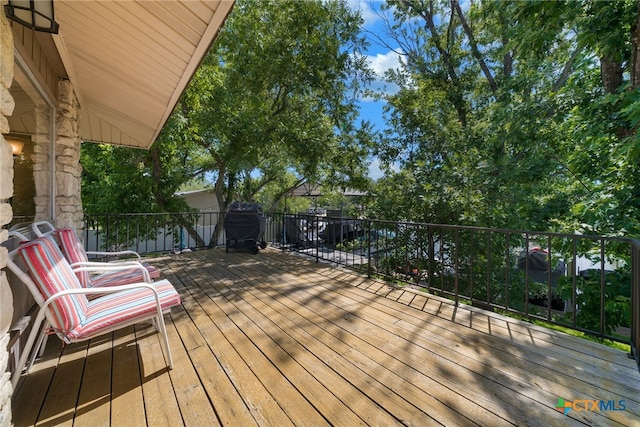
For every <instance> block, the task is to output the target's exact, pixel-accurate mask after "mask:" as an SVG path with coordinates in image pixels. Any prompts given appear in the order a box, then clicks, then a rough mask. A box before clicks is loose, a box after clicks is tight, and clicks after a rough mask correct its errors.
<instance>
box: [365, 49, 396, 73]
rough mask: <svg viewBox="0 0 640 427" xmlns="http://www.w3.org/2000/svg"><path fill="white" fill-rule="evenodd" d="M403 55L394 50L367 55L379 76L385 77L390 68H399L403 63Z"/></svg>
mask: <svg viewBox="0 0 640 427" xmlns="http://www.w3.org/2000/svg"><path fill="white" fill-rule="evenodd" d="M401 58H402V56H401V55H399V54H398V53H396V52H394V51H391V50H390V51H388V52H387V53H378V54H376V55H375V56H372V55H367V60H368V62H369V65H370V66H371V68H372V69H373V71H375V73H376V75H378V77H380V78H382V77H384V73H385V72H386V71H387V70H388V69H390V68H393V69H398V68H400V66H401V63H402V59H401Z"/></svg>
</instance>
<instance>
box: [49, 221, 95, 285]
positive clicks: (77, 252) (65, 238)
mask: <svg viewBox="0 0 640 427" xmlns="http://www.w3.org/2000/svg"><path fill="white" fill-rule="evenodd" d="M56 236H57V237H58V241H59V242H60V247H61V248H62V252H63V253H64V256H65V258H66V259H67V261H69V264H74V263H76V262H87V261H89V258H87V253H86V252H85V250H84V246H83V245H82V242H81V241H80V239H78V235H77V234H76V232H75V230H74V229H72V228H60V229H58V230H56ZM76 276H78V280H79V281H80V283H81V284H82V286H84V287H85V288H88V287H89V286H91V280H90V278H89V272H87V271H77V272H76Z"/></svg>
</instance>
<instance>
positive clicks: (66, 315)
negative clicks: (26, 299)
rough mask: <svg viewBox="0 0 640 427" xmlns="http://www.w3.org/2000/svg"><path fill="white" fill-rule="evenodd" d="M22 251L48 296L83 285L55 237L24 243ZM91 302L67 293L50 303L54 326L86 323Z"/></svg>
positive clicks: (66, 328) (62, 329)
mask: <svg viewBox="0 0 640 427" xmlns="http://www.w3.org/2000/svg"><path fill="white" fill-rule="evenodd" d="M19 253H20V255H21V256H22V259H23V260H24V262H25V264H26V266H27V267H28V269H29V272H30V274H31V277H32V279H33V281H34V282H35V283H36V285H37V286H38V289H39V290H40V292H41V293H42V295H43V297H44V299H45V300H47V299H48V298H50V297H51V296H53V295H55V294H57V293H59V292H61V291H64V290H67V289H81V288H82V286H81V285H80V282H78V279H77V277H76V276H75V274H74V273H73V271H72V270H71V267H70V266H69V263H68V262H67V261H66V260H65V259H64V257H63V255H62V253H61V252H60V248H59V247H58V245H57V243H56V242H55V241H54V240H53V238H52V237H42V238H39V239H35V240H32V241H31V242H28V243H25V244H24V245H22V246H21V247H20V249H19ZM88 304H89V303H88V301H87V298H86V296H84V295H67V296H63V297H60V298H58V299H56V300H55V301H54V302H52V303H51V304H50V305H49V308H50V311H51V313H52V314H53V316H52V319H50V320H51V326H52V327H53V329H54V330H56V331H59V332H61V333H65V331H70V330H73V329H75V328H76V327H78V326H79V325H81V324H83V323H84V321H85V318H86V316H85V312H86V311H87V308H88Z"/></svg>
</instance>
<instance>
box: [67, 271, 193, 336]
mask: <svg viewBox="0 0 640 427" xmlns="http://www.w3.org/2000/svg"><path fill="white" fill-rule="evenodd" d="M153 286H154V287H155V288H156V289H157V291H158V294H159V296H160V305H161V307H162V309H163V310H165V309H168V308H170V307H173V306H175V305H178V304H180V295H179V294H178V292H177V291H176V290H175V288H174V287H173V285H172V284H171V283H170V282H169V281H168V280H159V281H157V282H154V283H153ZM155 312H156V304H155V298H154V296H153V294H152V293H151V292H150V291H149V290H148V289H139V288H138V289H133V290H127V291H121V292H116V293H112V294H105V295H103V296H100V297H99V298H96V299H93V300H90V301H89V306H88V309H87V313H86V314H87V315H86V318H85V320H84V321H83V322H82V323H81V324H79V325H78V326H77V327H76V328H75V329H74V330H72V331H69V332H68V333H67V337H68V338H69V339H75V338H83V339H84V338H91V337H94V336H98V335H101V334H102V333H104V332H107V331H108V330H109V329H110V328H111V327H113V326H114V325H117V324H119V323H123V322H129V323H132V322H135V321H136V319H141V320H142V319H145V318H149V317H150V316H153V314H154V313H155Z"/></svg>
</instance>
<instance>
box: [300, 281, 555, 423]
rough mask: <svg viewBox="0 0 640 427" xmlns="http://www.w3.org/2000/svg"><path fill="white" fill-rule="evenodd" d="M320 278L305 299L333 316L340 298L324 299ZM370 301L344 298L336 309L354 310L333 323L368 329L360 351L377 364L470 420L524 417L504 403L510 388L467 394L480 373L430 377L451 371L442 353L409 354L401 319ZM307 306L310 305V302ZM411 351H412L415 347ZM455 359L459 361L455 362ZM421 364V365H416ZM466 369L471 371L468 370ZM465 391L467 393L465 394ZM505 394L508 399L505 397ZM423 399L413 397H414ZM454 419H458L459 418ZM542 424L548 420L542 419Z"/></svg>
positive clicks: (352, 331)
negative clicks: (397, 325) (347, 318)
mask: <svg viewBox="0 0 640 427" xmlns="http://www.w3.org/2000/svg"><path fill="white" fill-rule="evenodd" d="M292 280H293V279H292ZM321 282H322V280H320V281H319V282H318V283H315V284H314V285H313V286H312V287H309V286H306V287H305V288H304V289H305V290H303V291H302V292H310V291H308V290H309V289H315V290H316V292H313V293H312V295H311V297H310V298H307V299H308V300H313V301H314V305H315V310H317V312H318V313H319V312H322V313H324V315H326V316H329V317H330V318H336V316H334V315H333V313H334V312H335V310H336V309H334V308H333V306H335V305H336V304H338V303H339V301H338V300H335V301H333V300H329V299H326V300H325V299H324V298H323V297H322V295H330V294H332V293H333V292H334V291H335V290H333V289H326V288H325V289H323V287H324V285H323V284H322V283H321ZM374 299H375V298H374ZM370 304H372V301H371V300H370V301H364V302H363V301H360V302H356V301H353V302H347V304H345V305H344V306H337V311H338V312H340V310H341V309H346V307H357V309H356V310H353V313H352V314H350V317H351V319H350V321H349V322H347V323H344V324H342V322H340V324H336V326H338V327H340V328H346V330H347V331H348V332H349V333H350V334H351V335H352V336H356V335H361V336H362V335H363V334H362V333H361V331H363V330H369V331H367V333H366V334H364V335H365V338H364V339H363V341H366V347H362V348H361V351H362V352H364V353H366V354H369V355H372V354H377V355H378V361H377V363H378V364H379V365H381V366H386V367H389V366H393V367H394V372H396V373H399V374H400V375H401V377H402V381H404V382H410V383H414V384H418V385H419V386H420V387H421V389H422V390H433V389H438V394H437V398H438V399H439V400H440V401H441V402H447V405H448V407H449V409H453V408H456V407H457V408H462V407H464V408H465V412H466V413H465V414H461V415H464V416H466V417H468V418H467V420H468V421H471V420H473V421H474V422H478V423H480V424H485V423H491V424H493V425H498V423H499V422H500V421H499V419H500V418H499V417H500V416H502V417H503V421H502V422H504V423H508V421H507V419H509V418H513V417H514V416H515V415H517V414H518V413H519V414H520V417H521V418H522V419H524V418H526V416H525V414H524V413H523V408H522V407H519V406H514V405H510V404H509V403H507V402H509V401H510V400H513V391H512V390H508V391H506V392H505V393H503V395H502V396H501V395H500V393H499V392H497V391H496V390H495V389H496V388H497V387H496V385H495V384H494V383H493V382H489V383H488V384H486V385H485V386H486V387H492V388H494V390H493V393H494V394H495V397H494V399H493V400H492V401H487V400H486V399H483V392H484V390H485V389H484V388H481V389H480V392H479V393H475V394H470V391H471V390H470V388H469V384H470V383H472V382H474V381H478V380H480V381H482V380H483V378H482V377H480V379H478V378H469V377H470V376H471V375H468V378H459V381H458V382H454V381H453V380H450V379H449V378H445V379H444V380H439V381H434V380H433V378H434V377H436V376H438V374H439V372H438V371H439V370H450V371H451V372H453V371H452V370H451V367H447V366H445V365H446V362H447V359H446V358H445V357H442V356H441V357H437V356H434V354H433V353H431V352H430V351H421V352H420V353H419V354H409V353H408V351H407V350H408V348H407V347H408V345H411V346H413V345H415V344H416V342H414V341H413V338H409V339H407V338H406V337H402V336H401V334H399V333H398V331H394V327H393V324H394V323H396V322H397V321H399V320H400V319H398V318H397V317H391V318H381V317H380V316H379V312H378V311H377V310H369V309H368V306H369V305H370ZM308 306H309V307H311V305H308ZM358 320H362V322H365V323H366V325H365V326H362V325H360V324H359V323H358ZM372 328H376V330H374V331H370V330H371V329H372ZM409 343H410V344H409ZM417 344H421V343H417ZM428 347H429V343H425V344H424V346H423V347H422V348H423V349H427V348H428ZM411 353H415V350H414V351H412V352H411ZM411 362H413V363H411ZM454 363H455V364H456V365H459V364H458V363H457V362H454ZM420 366H421V367H422V368H418V367H420ZM425 367H433V368H432V370H431V371H429V370H428V369H425ZM469 372H471V371H468V372H467V373H469ZM460 384H465V387H464V392H460V390H459V389H460ZM465 394H467V395H466V396H465ZM507 397H508V398H509V399H510V400H506V398H507ZM422 400H423V399H416V401H422ZM429 408H433V403H431V404H430V405H429V406H428V407H426V408H425V410H428V409H429ZM505 408H508V409H509V410H508V411H507V412H506V413H503V414H502V415H499V414H497V413H496V412H500V410H504V409H505ZM491 411H494V412H491ZM496 415H498V417H496ZM468 421H467V422H468ZM450 422H451V420H449V423H450ZM457 422H460V420H458V421H457ZM541 425H548V424H547V423H543V424H541Z"/></svg>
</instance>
